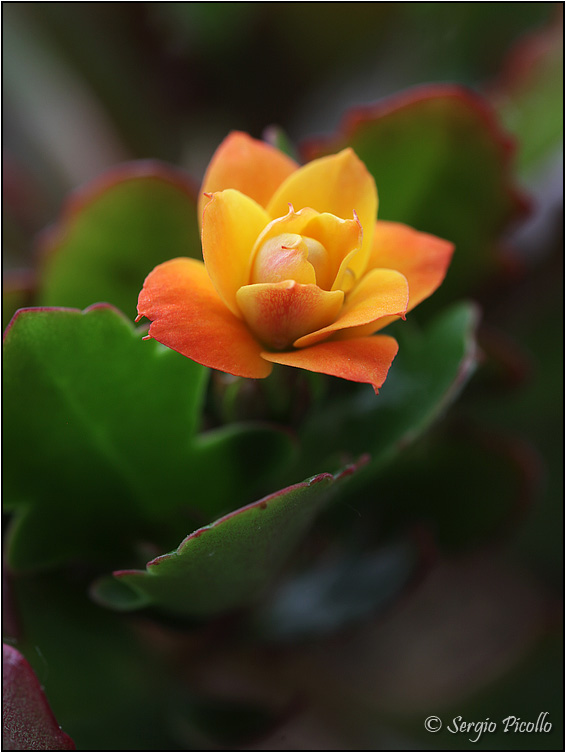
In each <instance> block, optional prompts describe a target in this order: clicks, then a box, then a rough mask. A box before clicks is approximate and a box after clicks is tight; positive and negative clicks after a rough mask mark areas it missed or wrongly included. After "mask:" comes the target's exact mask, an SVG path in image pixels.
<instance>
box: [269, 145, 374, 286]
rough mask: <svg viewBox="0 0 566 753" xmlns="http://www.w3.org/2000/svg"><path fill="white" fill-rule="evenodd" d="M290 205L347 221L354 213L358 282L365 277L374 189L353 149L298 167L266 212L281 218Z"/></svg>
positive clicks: (286, 180)
mask: <svg viewBox="0 0 566 753" xmlns="http://www.w3.org/2000/svg"><path fill="white" fill-rule="evenodd" d="M289 203H291V204H292V205H293V206H294V207H295V209H297V210H299V209H302V208H303V207H311V208H312V209H316V211H317V212H328V213H329V214H334V215H336V216H337V217H341V218H342V219H345V220H349V219H352V218H353V217H354V212H355V213H356V214H357V216H358V217H359V219H360V223H361V225H362V229H363V233H364V238H363V244H362V252H361V253H360V254H359V255H358V256H357V257H356V260H355V265H354V267H355V268H354V272H355V274H356V277H357V278H360V277H361V275H362V274H363V273H364V271H365V269H366V265H367V260H368V258H369V252H370V248H371V242H372V237H373V231H374V226H375V220H376V216H377V189H376V187H375V181H374V179H373V177H372V176H371V174H370V173H369V172H368V170H367V168H366V166H365V165H364V163H363V162H362V161H361V160H360V159H358V157H357V156H356V154H355V153H354V152H353V151H352V149H344V150H343V151H341V152H339V153H338V154H332V155H330V156H329V157H321V158H320V159H316V160H313V161H312V162H309V163H308V164H306V165H304V166H303V167H300V168H299V169H298V170H296V171H295V172H293V173H291V174H290V175H289V177H288V178H286V179H285V180H284V181H283V183H282V184H281V185H280V186H279V188H278V189H277V190H276V191H275V193H274V195H273V196H272V197H271V199H270V201H269V203H268V205H267V211H268V213H269V214H270V216H271V217H273V218H275V217H280V216H282V215H284V214H285V213H286V211H287V206H288V204H289Z"/></svg>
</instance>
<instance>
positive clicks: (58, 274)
mask: <svg viewBox="0 0 566 753" xmlns="http://www.w3.org/2000/svg"><path fill="white" fill-rule="evenodd" d="M195 195H196V190H195V187H194V185H193V184H192V183H191V182H190V181H189V179H188V178H187V177H186V176H185V175H184V174H183V173H181V172H180V171H178V170H176V169H175V168H172V167H169V166H166V165H164V164H160V163H156V162H133V163H129V164H125V165H122V166H120V167H118V168H115V169H113V170H110V171H108V172H107V173H105V174H103V175H102V176H101V177H99V178H98V179H97V180H95V181H93V182H92V183H90V184H89V185H88V186H86V187H85V188H83V189H82V190H81V191H80V192H78V193H77V194H75V195H73V196H71V198H70V199H69V201H68V203H67V204H66V205H65V207H64V209H63V212H62V215H61V217H60V219H59V221H58V222H57V224H56V225H55V226H54V227H53V228H52V229H51V231H50V232H49V233H48V234H47V236H45V237H44V239H43V240H42V242H41V245H40V252H41V256H40V275H39V287H40V289H39V294H38V303H39V305H41V306H69V307H77V308H85V307H86V306H89V305H91V304H93V303H98V302H102V301H104V302H108V303H112V304H113V305H114V306H117V307H118V308H119V309H121V310H122V311H124V312H125V313H126V314H127V315H128V316H131V318H134V317H135V314H136V304H137V300H138V294H139V291H140V290H141V288H142V285H143V281H144V279H145V277H146V276H147V275H148V274H149V273H150V272H151V270H152V269H153V268H154V267H155V266H156V265H157V264H160V263H161V262H164V261H167V260H168V259H172V258H175V257H177V256H190V257H193V258H197V259H198V258H202V257H201V251H200V240H199V234H198V227H197V217H196V204H195Z"/></svg>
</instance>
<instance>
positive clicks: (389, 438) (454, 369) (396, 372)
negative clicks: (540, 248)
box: [302, 304, 477, 483]
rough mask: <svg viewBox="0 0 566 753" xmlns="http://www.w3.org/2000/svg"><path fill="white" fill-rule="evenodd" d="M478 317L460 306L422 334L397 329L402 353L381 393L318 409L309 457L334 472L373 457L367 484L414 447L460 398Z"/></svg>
mask: <svg viewBox="0 0 566 753" xmlns="http://www.w3.org/2000/svg"><path fill="white" fill-rule="evenodd" d="M476 320H477V313H476V310H475V308H474V307H473V306H471V305H470V304H458V305H455V306H453V307H451V308H450V309H448V310H447V311H444V312H443V313H442V315H440V316H438V317H437V318H436V319H435V320H434V321H433V322H432V323H430V324H429V325H428V326H427V328H426V329H425V330H423V331H418V330H414V329H411V328H410V327H409V326H408V323H404V322H402V323H400V324H399V326H398V327H397V329H396V330H395V337H396V338H397V340H398V341H399V353H398V355H397V357H396V358H395V361H394V362H393V365H392V367H391V369H390V371H389V374H388V376H387V380H386V382H385V384H384V385H383V387H382V388H381V390H380V393H379V395H378V396H377V397H376V396H375V395H374V394H373V392H372V391H371V390H369V389H362V390H356V391H355V392H354V393H353V394H351V395H350V396H348V397H346V398H344V399H342V400H337V401H336V402H335V403H334V405H333V406H328V405H326V406H325V407H324V408H319V409H318V410H317V411H316V412H314V413H313V414H312V415H311V416H310V417H309V420H308V421H307V422H306V423H305V426H304V427H303V430H302V440H303V447H304V449H303V453H302V455H304V456H305V457H308V458H309V461H310V464H311V467H312V465H313V463H314V462H315V458H320V461H321V462H325V464H326V466H327V467H334V466H335V465H336V464H338V463H343V462H344V458H349V457H356V456H359V455H360V454H361V453H364V452H366V453H369V455H370V457H371V461H370V462H369V463H368V464H367V466H365V468H363V469H362V471H361V472H360V474H358V477H357V478H359V479H361V478H364V479H365V478H368V477H369V476H373V475H375V473H376V471H377V470H378V469H379V468H380V467H381V466H382V465H383V464H384V463H386V462H388V461H389V460H391V459H392V458H394V457H395V456H396V455H397V453H398V452H400V451H401V450H402V449H403V448H405V447H406V446H407V445H409V444H411V443H412V442H413V441H414V440H415V439H416V438H417V437H418V436H419V435H421V434H422V433H423V432H424V431H425V430H426V429H427V428H428V427H429V426H430V425H431V424H432V423H433V422H434V421H435V420H436V419H437V418H438V416H439V415H440V414H441V413H442V412H443V411H444V410H445V409H446V407H447V406H448V405H449V404H450V403H451V402H452V401H453V400H454V399H455V398H456V397H457V395H458V393H459V391H460V389H461V388H462V387H463V385H464V384H465V382H466V380H467V379H468V377H469V376H470V374H471V372H472V370H473V368H474V364H475V340H474V330H475V325H476ZM337 448H338V449H339V450H340V453H339V454H338V455H337V454H336V449H337ZM333 456H334V458H333V461H331V458H332V457H333ZM323 458H324V461H323V460H322V459H323ZM354 483H355V480H354Z"/></svg>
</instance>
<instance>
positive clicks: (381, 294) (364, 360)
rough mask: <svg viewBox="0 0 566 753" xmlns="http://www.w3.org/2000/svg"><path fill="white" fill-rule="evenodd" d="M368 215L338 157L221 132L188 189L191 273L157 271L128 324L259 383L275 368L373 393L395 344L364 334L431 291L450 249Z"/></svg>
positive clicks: (177, 264) (348, 156)
mask: <svg viewBox="0 0 566 753" xmlns="http://www.w3.org/2000/svg"><path fill="white" fill-rule="evenodd" d="M376 215H377V191H376V187H375V182H374V180H373V177H372V176H371V175H370V174H369V172H368V171H367V169H366V167H365V166H364V164H363V163H362V162H361V161H360V160H359V159H358V157H357V156H356V155H355V153H354V152H353V151H352V150H351V149H345V150H344V151H342V152H340V153H339V154H335V155H331V156H329V157H322V158H320V159H316V160H314V161H312V162H310V163H308V164H307V165H304V166H302V167H299V166H298V165H297V164H296V163H295V162H294V161H293V160H291V159H290V158H289V157H287V156H285V155H284V154H282V153H281V152H280V151H278V150H277V149H275V148H274V147H271V146H269V145H268V144H265V143H263V142H260V141H256V140H255V139H252V138H250V137H249V136H247V135H246V134H244V133H232V134H230V135H229V136H228V137H227V138H226V139H225V140H224V142H223V143H222V144H221V145H220V147H219V148H218V150H217V151H216V153H215V155H214V156H213V158H212V161H211V163H210V165H209V167H208V170H207V172H206V175H205V177H204V182H203V186H202V190H201V194H200V199H199V217H201V218H202V250H203V257H204V264H203V263H202V262H200V261H196V260H194V259H173V260H172V261H168V262H166V263H164V264H160V265H159V266H158V267H156V268H155V269H154V270H153V272H151V274H150V275H149V276H148V277H147V279H146V280H145V283H144V286H143V290H142V291H141V293H140V296H139V301H138V314H139V317H138V318H141V317H142V316H146V317H147V318H148V319H150V320H151V321H152V324H151V326H150V328H149V335H148V336H149V337H153V338H155V339H156V340H158V341H159V342H161V343H163V344H164V345H167V346H168V347H170V348H173V349H174V350H177V351H178V352H179V353H182V354H183V355H185V356H188V357H189V358H192V359H193V360H195V361H197V362H198V363H201V364H204V365H205V366H210V367H211V368H214V369H219V370H221V371H226V372H229V373H231V374H235V375H238V376H243V377H252V378H261V377H266V376H267V375H268V374H269V373H270V372H271V369H272V364H274V363H279V364H285V365H288V366H297V367H299V368H302V369H308V370H310V371H318V372H321V373H323V374H331V375H334V376H338V377H342V378H344V379H350V380H352V381H355V382H368V383H370V384H372V385H373V387H374V389H375V391H376V392H377V390H378V388H379V387H380V386H381V385H382V384H383V382H384V381H385V377H386V376H387V371H388V369H389V367H390V365H391V362H392V361H393V358H394V357H395V354H396V353H397V343H396V341H395V340H394V339H393V338H392V337H389V336H387V335H375V334H374V333H375V332H377V331H378V330H380V329H382V328H383V327H385V325H386V324H389V323H390V322H391V321H392V320H394V319H396V318H398V317H403V318H404V315H405V313H406V311H408V310H409V309H411V308H413V307H414V306H416V304H417V303H419V302H420V301H422V300H423V299H424V298H426V297H427V296H429V295H430V294H431V293H432V292H433V291H434V290H435V289H436V288H437V287H438V286H439V285H440V283H441V282H442V280H443V278H444V275H445V273H446V269H447V267H448V264H449V261H450V258H451V255H452V251H453V246H452V244H451V243H448V242H447V241H444V240H440V239H439V238H435V237H433V236H431V235H427V234H425V233H419V232H417V231H415V230H412V229H411V228H409V227H407V226H405V225H401V224H398V223H393V222H382V221H378V222H376Z"/></svg>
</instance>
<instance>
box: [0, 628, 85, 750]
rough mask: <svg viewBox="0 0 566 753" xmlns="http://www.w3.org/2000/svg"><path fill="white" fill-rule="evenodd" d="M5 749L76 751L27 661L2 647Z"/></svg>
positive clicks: (13, 649)
mask: <svg viewBox="0 0 566 753" xmlns="http://www.w3.org/2000/svg"><path fill="white" fill-rule="evenodd" d="M2 747H3V749H4V750H76V747H75V743H74V742H73V741H72V740H71V738H70V737H69V736H68V735H66V734H65V733H64V732H63V730H62V729H61V728H60V727H59V725H58V724H57V720H56V719H55V717H54V716H53V712H52V711H51V708H50V707H49V704H48V702H47V699H46V698H45V695H44V693H43V690H42V688H41V685H40V684H39V681H38V679H37V677H36V676H35V673H34V671H33V669H32V668H31V667H30V665H29V664H28V662H27V661H26V660H25V658H24V657H23V656H22V654H20V652H19V651H17V650H16V649H15V648H13V647H12V646H9V645H8V644H6V643H4V644H3V646H2Z"/></svg>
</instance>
